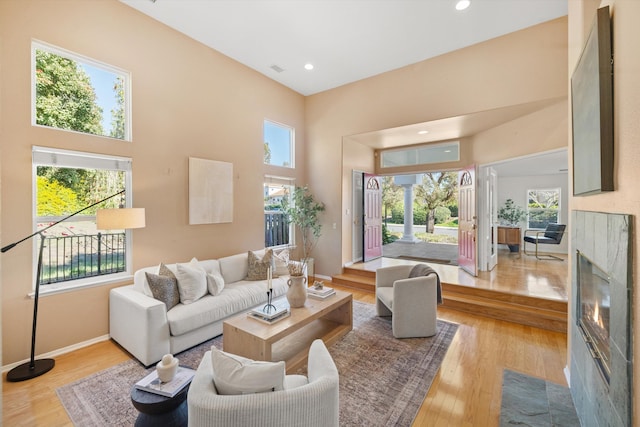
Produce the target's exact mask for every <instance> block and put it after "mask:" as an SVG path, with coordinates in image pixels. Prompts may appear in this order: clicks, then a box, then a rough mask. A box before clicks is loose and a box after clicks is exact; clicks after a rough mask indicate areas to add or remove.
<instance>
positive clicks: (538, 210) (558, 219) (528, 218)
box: [526, 187, 562, 230]
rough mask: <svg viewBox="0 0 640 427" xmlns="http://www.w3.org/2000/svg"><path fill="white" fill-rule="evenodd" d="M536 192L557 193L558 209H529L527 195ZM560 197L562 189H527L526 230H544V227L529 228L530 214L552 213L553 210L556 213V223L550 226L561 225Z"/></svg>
mask: <svg viewBox="0 0 640 427" xmlns="http://www.w3.org/2000/svg"><path fill="white" fill-rule="evenodd" d="M538 191H554V192H556V193H557V195H558V208H557V209H549V208H531V207H529V195H530V193H531V192H538ZM561 196H562V189H561V188H560V187H555V188H530V189H527V198H526V200H527V228H528V229H531V230H544V229H545V228H546V227H543V228H540V227H532V226H531V212H532V211H533V212H546V211H553V210H555V211H556V212H557V214H556V222H555V223H550V224H560V223H561V218H560V215H561V213H562V211H561V201H562V199H561Z"/></svg>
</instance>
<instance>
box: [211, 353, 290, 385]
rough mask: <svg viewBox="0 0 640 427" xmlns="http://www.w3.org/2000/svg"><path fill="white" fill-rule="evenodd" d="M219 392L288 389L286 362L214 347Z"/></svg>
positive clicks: (214, 365) (214, 367) (213, 360)
mask: <svg viewBox="0 0 640 427" xmlns="http://www.w3.org/2000/svg"><path fill="white" fill-rule="evenodd" d="M211 362H212V365H213V384H214V385H215V387H216V390H217V391H218V394H252V393H263V392H268V391H278V390H283V389H284V377H285V363H284V362H262V361H255V360H251V359H247V358H246V357H242V356H238V355H235V354H231V353H226V352H224V351H221V350H218V349H217V348H215V347H211Z"/></svg>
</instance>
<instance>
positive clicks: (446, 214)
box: [435, 206, 451, 224]
mask: <svg viewBox="0 0 640 427" xmlns="http://www.w3.org/2000/svg"><path fill="white" fill-rule="evenodd" d="M450 218H451V211H450V210H449V208H448V207H446V206H438V207H437V208H436V209H435V223H436V224H442V223H443V222H447V221H449V219H450Z"/></svg>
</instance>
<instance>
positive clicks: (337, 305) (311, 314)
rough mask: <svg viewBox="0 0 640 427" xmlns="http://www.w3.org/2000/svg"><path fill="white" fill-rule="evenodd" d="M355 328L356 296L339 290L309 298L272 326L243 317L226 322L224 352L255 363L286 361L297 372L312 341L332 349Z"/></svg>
mask: <svg viewBox="0 0 640 427" xmlns="http://www.w3.org/2000/svg"><path fill="white" fill-rule="evenodd" d="M351 329H353V296H352V295H351V294H350V293H348V292H343V291H338V290H336V294H335V295H333V296H331V297H329V298H327V299H325V300H316V299H311V298H307V301H306V302H305V304H304V307H300V308H292V309H291V316H289V317H287V318H285V319H282V320H280V321H278V322H276V323H273V324H270V325H269V324H266V323H262V322H260V321H258V320H255V319H251V318H248V317H247V315H246V314H240V315H237V316H235V317H232V318H230V319H228V320H226V321H225V322H224V323H223V329H222V336H223V337H224V338H223V340H222V342H223V349H224V351H226V352H229V353H233V354H238V355H240V356H244V357H248V358H250V359H253V360H266V361H280V360H284V361H285V363H286V367H287V372H294V371H295V370H297V369H298V368H299V367H300V366H301V365H303V364H304V363H305V362H306V360H307V356H308V355H309V346H310V345H311V343H312V342H313V340H315V339H317V338H321V339H322V340H323V341H324V342H325V344H326V345H327V346H330V345H331V344H333V343H334V342H336V341H337V340H339V339H340V338H342V337H343V336H345V335H346V334H347V333H349V331H350V330H351Z"/></svg>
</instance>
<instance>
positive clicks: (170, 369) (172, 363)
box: [156, 354, 178, 383]
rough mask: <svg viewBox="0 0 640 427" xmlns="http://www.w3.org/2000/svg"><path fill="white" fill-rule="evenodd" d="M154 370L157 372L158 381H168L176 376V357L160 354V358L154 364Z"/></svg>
mask: <svg viewBox="0 0 640 427" xmlns="http://www.w3.org/2000/svg"><path fill="white" fill-rule="evenodd" d="M156 371H157V372H158V378H159V379H160V381H162V382H163V383H168V382H169V381H171V380H172V379H173V377H175V376H176V372H178V359H177V358H176V357H173V355H171V354H165V355H164V356H162V360H161V361H159V362H158V364H157V365H156Z"/></svg>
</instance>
